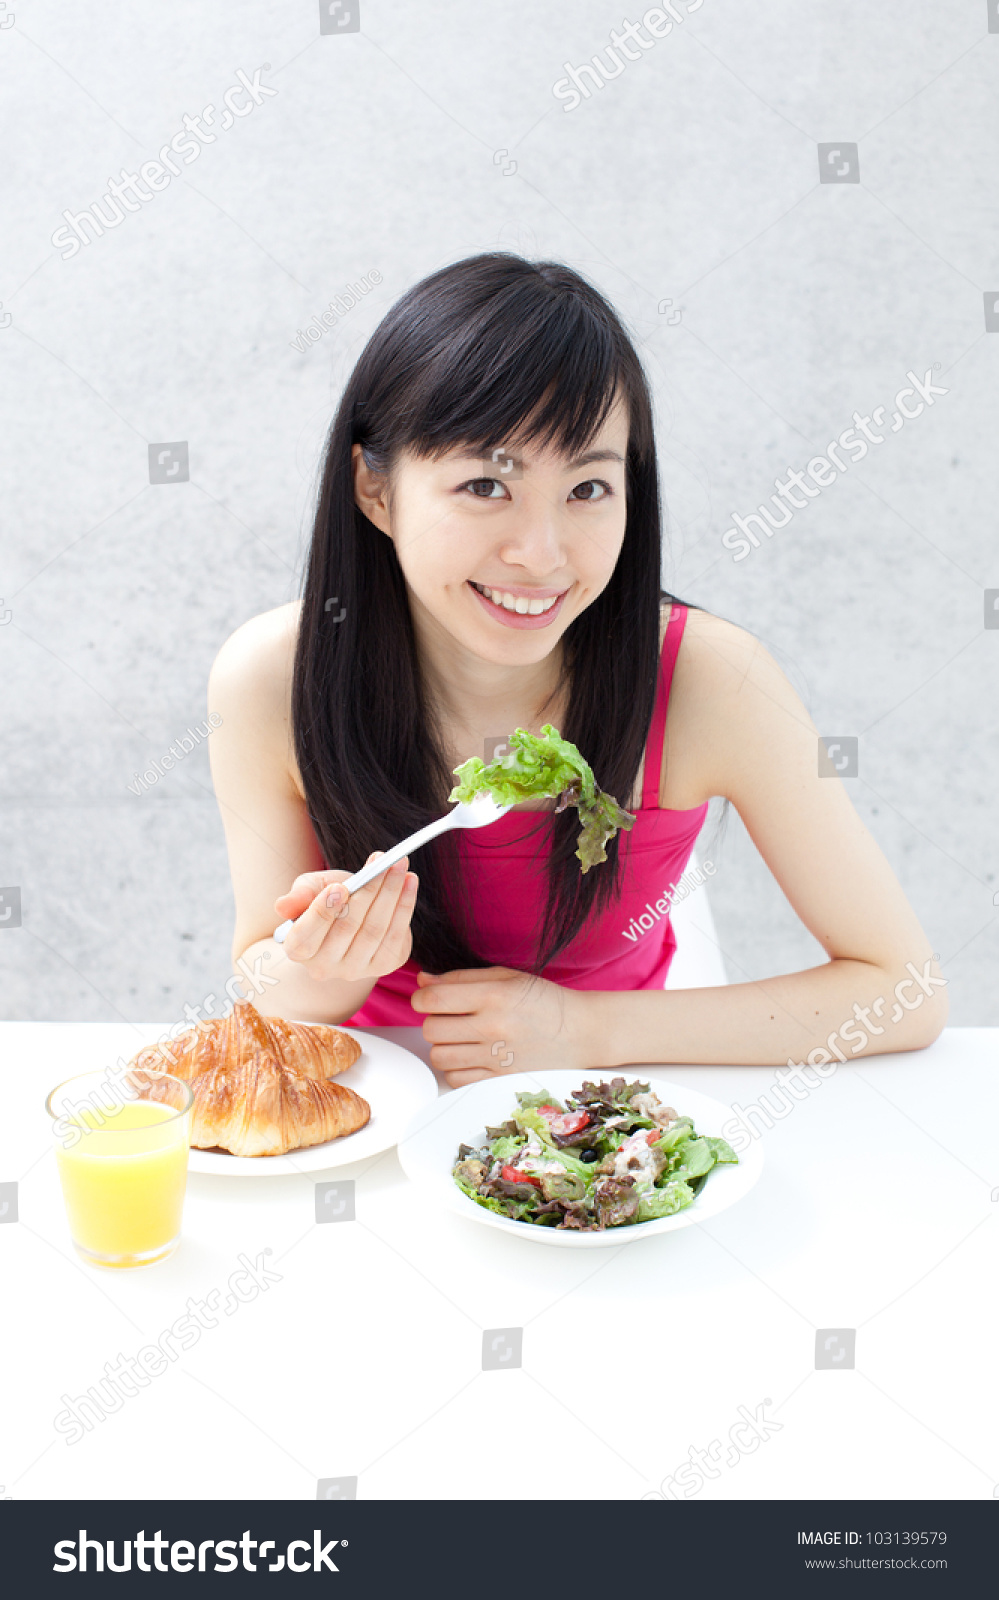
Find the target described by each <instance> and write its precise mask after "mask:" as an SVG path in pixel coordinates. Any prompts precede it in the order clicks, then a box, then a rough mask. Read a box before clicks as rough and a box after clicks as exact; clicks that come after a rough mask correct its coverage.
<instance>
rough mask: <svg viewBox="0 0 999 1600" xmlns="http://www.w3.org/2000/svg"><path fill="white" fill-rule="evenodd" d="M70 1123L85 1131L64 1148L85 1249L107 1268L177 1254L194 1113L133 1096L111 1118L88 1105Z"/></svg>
mask: <svg viewBox="0 0 999 1600" xmlns="http://www.w3.org/2000/svg"><path fill="white" fill-rule="evenodd" d="M64 1126H67V1127H68V1128H69V1129H73V1128H80V1129H81V1130H82V1133H81V1136H80V1137H79V1138H78V1139H77V1141H76V1143H75V1144H73V1145H71V1146H70V1147H69V1148H64V1147H62V1146H60V1145H57V1146H56V1161H57V1163H58V1167H59V1177H60V1180H61V1182H62V1191H63V1197H64V1199H65V1202H66V1211H67V1213H68V1216H69V1226H70V1232H71V1234H72V1237H73V1243H74V1244H75V1245H76V1247H77V1249H78V1250H80V1251H81V1253H82V1254H84V1255H86V1256H89V1257H90V1258H91V1259H93V1260H97V1261H99V1262H101V1263H102V1264H104V1265H107V1266H135V1265H140V1264H142V1263H145V1262H151V1261H157V1260H160V1259H161V1258H162V1257H163V1256H165V1255H169V1254H170V1253H171V1251H172V1250H173V1249H174V1248H175V1247H176V1244H177V1241H178V1239H179V1236H180V1218H181V1211H182V1209H183V1205H184V1187H185V1184H186V1182H187V1151H188V1141H189V1136H190V1117H189V1116H188V1115H186V1114H180V1115H178V1112H177V1110H176V1109H174V1108H173V1107H171V1106H169V1105H162V1104H158V1103H156V1102H153V1101H148V1100H133V1101H129V1102H126V1103H125V1104H124V1105H119V1106H117V1107H116V1108H115V1109H114V1111H113V1114H111V1115H108V1116H106V1117H101V1116H97V1117H95V1116H94V1115H93V1113H92V1112H90V1111H89V1110H88V1109H82V1110H81V1111H79V1112H77V1114H76V1115H75V1116H71V1117H69V1118H67V1119H66V1123H65V1124H64Z"/></svg>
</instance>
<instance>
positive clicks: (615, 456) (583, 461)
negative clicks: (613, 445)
mask: <svg viewBox="0 0 999 1600" xmlns="http://www.w3.org/2000/svg"><path fill="white" fill-rule="evenodd" d="M497 448H499V449H502V448H504V447H503V446H497ZM489 453H490V452H489V451H486V456H485V457H484V456H472V455H468V456H466V457H461V458H460V459H462V460H468V461H472V460H475V461H481V460H484V459H486V457H488V455H489ZM510 453H511V454H514V455H515V454H516V451H512V452H510ZM593 461H620V462H621V463H622V464H623V463H624V456H622V455H620V454H619V453H618V451H617V450H588V451H587V452H586V454H585V455H584V456H580V457H579V458H578V460H576V461H570V462H568V463H567V465H566V468H565V470H566V471H567V472H576V471H577V470H578V469H579V468H580V467H588V466H589V465H590V463H591V462H593Z"/></svg>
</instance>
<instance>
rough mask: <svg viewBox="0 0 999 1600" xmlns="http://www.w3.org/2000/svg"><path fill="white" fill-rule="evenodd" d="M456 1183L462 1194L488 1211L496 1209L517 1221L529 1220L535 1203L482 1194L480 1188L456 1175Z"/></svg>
mask: <svg viewBox="0 0 999 1600" xmlns="http://www.w3.org/2000/svg"><path fill="white" fill-rule="evenodd" d="M454 1181H455V1183H456V1184H457V1185H458V1188H459V1189H460V1190H461V1192H462V1194H467V1195H468V1198H469V1200H474V1201H475V1203H476V1205H477V1206H484V1207H485V1209H486V1210H487V1211H495V1212H497V1214H498V1215H499V1216H501V1217H512V1218H513V1219H514V1221H515V1222H529V1221H530V1220H531V1211H532V1209H533V1205H532V1202H531V1201H526V1200H512V1199H510V1200H498V1199H495V1198H494V1197H493V1196H492V1195H488V1194H480V1193H479V1191H478V1189H473V1188H472V1186H471V1184H468V1183H462V1181H461V1179H460V1178H459V1177H455V1180H454Z"/></svg>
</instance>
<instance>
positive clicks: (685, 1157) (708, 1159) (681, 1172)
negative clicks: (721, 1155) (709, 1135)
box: [669, 1139, 715, 1178]
mask: <svg viewBox="0 0 999 1600" xmlns="http://www.w3.org/2000/svg"><path fill="white" fill-rule="evenodd" d="M679 1155H680V1164H679V1166H677V1167H674V1168H672V1169H671V1171H670V1174H669V1175H670V1177H671V1178H700V1177H701V1176H702V1174H704V1173H706V1172H710V1171H711V1168H712V1167H713V1166H714V1164H715V1156H714V1151H713V1150H712V1149H711V1147H710V1145H709V1144H708V1141H707V1139H688V1140H687V1141H686V1143H685V1144H683V1145H681V1146H680V1151H679Z"/></svg>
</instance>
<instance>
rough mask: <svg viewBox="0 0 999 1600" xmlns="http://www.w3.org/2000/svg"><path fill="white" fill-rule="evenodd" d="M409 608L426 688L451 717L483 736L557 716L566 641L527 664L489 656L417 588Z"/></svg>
mask: <svg viewBox="0 0 999 1600" xmlns="http://www.w3.org/2000/svg"><path fill="white" fill-rule="evenodd" d="M410 609H411V613H412V617H413V630H414V633H415V636H416V648H417V654H418V656H419V659H420V666H421V669H422V672H423V677H424V682H425V684H426V687H427V692H428V694H429V696H430V700H431V704H432V705H433V706H434V707H435V708H436V709H437V711H438V712H439V714H440V715H441V716H442V717H443V718H445V719H446V721H447V722H448V723H450V724H451V725H453V726H454V727H456V728H459V729H464V730H467V731H468V732H469V733H472V734H475V735H476V736H479V735H481V734H489V733H510V732H512V731H513V728H514V727H515V726H517V725H518V724H520V725H525V724H530V723H537V724H538V725H539V726H540V724H541V723H542V722H555V718H554V716H553V715H552V712H553V710H554V708H555V706H556V704H557V702H558V698H559V691H560V688H561V683H560V676H561V670H562V659H563V652H562V646H561V641H559V642H558V644H557V645H556V646H555V648H554V649H552V650H551V651H550V652H549V653H548V655H546V656H544V657H543V658H542V659H541V660H540V661H533V662H528V663H526V664H525V665H516V664H513V665H511V664H506V663H503V662H495V661H485V660H483V658H482V657H481V656H478V655H474V654H473V653H472V652H471V651H469V650H467V649H466V648H465V646H464V645H463V644H462V643H461V642H460V641H459V640H458V639H455V638H454V636H453V635H452V634H450V633H448V632H447V631H446V630H445V629H443V628H442V627H441V626H440V624H439V623H438V622H437V621H436V619H435V618H434V617H432V616H431V615H430V614H429V612H428V611H427V610H426V608H425V607H424V606H422V605H421V604H420V602H419V601H418V600H417V599H416V598H415V596H413V595H412V594H411V595H410ZM511 717H512V718H513V721H510V719H511ZM508 724H509V725H508ZM555 725H556V726H557V725H558V724H557V723H556V724H555ZM475 753H476V754H478V752H477V751H476V752H475Z"/></svg>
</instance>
